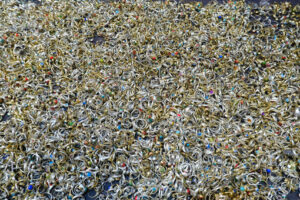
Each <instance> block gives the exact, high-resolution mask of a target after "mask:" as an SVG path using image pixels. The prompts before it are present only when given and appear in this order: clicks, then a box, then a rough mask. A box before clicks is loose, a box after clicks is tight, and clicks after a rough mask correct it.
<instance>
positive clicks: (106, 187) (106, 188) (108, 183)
mask: <svg viewBox="0 0 300 200" xmlns="http://www.w3.org/2000/svg"><path fill="white" fill-rule="evenodd" d="M110 187H111V183H110V182H106V183H104V190H105V191H107V190H109V189H110Z"/></svg>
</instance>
